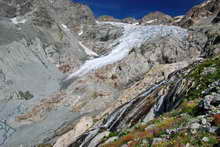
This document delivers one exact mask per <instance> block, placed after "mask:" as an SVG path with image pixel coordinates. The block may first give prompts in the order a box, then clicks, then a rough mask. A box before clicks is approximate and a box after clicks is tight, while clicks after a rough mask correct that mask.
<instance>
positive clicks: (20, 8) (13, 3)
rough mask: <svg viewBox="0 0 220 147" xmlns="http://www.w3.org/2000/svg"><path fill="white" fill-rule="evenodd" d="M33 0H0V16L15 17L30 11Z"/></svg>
mask: <svg viewBox="0 0 220 147" xmlns="http://www.w3.org/2000/svg"><path fill="white" fill-rule="evenodd" d="M32 2H33V0H22V1H18V0H1V1H0V5H1V7H0V16H3V17H10V18H12V17H16V16H19V15H24V14H26V13H27V12H30V11H31V10H32V8H33V4H32Z"/></svg>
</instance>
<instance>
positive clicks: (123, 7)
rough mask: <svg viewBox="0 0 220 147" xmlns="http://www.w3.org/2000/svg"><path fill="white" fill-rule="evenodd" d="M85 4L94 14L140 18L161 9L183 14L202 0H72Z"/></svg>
mask: <svg viewBox="0 0 220 147" xmlns="http://www.w3.org/2000/svg"><path fill="white" fill-rule="evenodd" d="M73 1H76V2H80V3H83V4H87V5H88V6H90V8H91V9H92V10H93V12H94V14H95V16H101V15H110V16H114V17H116V18H125V17H129V16H131V17H135V18H140V17H142V16H144V15H146V14H147V13H149V12H153V11H161V12H164V13H167V14H169V15H172V16H178V15H183V14H185V13H186V12H187V11H188V10H189V9H190V8H192V7H193V6H194V5H197V4H199V3H201V2H203V1H204V0H73Z"/></svg>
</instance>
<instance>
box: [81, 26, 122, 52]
mask: <svg viewBox="0 0 220 147" xmlns="http://www.w3.org/2000/svg"><path fill="white" fill-rule="evenodd" d="M122 34H123V28H120V27H116V26H113V25H110V24H97V25H95V26H89V27H87V28H86V29H84V32H83V34H82V35H81V36H80V37H81V38H82V41H83V43H84V44H85V45H86V46H88V47H89V48H91V49H92V50H93V51H95V52H96V53H97V54H98V55H103V54H106V53H108V52H110V51H111V50H112V49H111V48H109V45H110V44H112V43H113V42H114V41H115V40H116V39H118V38H119V37H120V36H122Z"/></svg>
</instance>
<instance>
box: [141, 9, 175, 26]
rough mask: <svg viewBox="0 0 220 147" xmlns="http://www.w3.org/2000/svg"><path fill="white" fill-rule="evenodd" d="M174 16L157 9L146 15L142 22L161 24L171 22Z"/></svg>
mask: <svg viewBox="0 0 220 147" xmlns="http://www.w3.org/2000/svg"><path fill="white" fill-rule="evenodd" d="M172 21H173V18H172V17H171V16H169V15H167V14H164V13H162V12H159V11H156V12H152V13H150V14H148V15H146V16H144V17H143V18H142V19H141V21H140V24H142V25H159V24H170V23H171V22H172Z"/></svg>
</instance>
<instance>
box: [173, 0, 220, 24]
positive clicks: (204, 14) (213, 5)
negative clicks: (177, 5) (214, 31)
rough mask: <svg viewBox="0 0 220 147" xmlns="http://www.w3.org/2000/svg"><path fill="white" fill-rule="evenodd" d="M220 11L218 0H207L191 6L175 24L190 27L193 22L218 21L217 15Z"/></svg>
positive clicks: (208, 22) (207, 22)
mask: <svg viewBox="0 0 220 147" xmlns="http://www.w3.org/2000/svg"><path fill="white" fill-rule="evenodd" d="M219 11H220V1H219V0H207V1H205V2H203V3H202V4H200V5H197V6H195V7H193V8H192V9H191V10H189V12H187V14H186V15H185V16H184V17H183V19H182V20H181V21H179V22H178V23H177V25H179V26H182V27H190V26H192V25H195V24H197V25H198V24H200V25H202V24H210V23H211V22H213V23H217V22H218V15H219Z"/></svg>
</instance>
